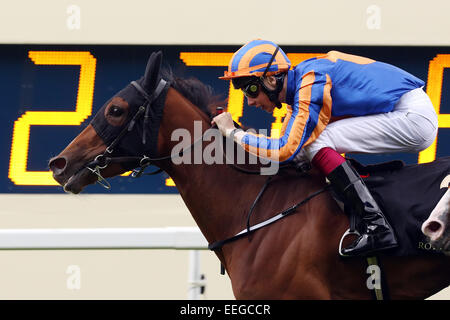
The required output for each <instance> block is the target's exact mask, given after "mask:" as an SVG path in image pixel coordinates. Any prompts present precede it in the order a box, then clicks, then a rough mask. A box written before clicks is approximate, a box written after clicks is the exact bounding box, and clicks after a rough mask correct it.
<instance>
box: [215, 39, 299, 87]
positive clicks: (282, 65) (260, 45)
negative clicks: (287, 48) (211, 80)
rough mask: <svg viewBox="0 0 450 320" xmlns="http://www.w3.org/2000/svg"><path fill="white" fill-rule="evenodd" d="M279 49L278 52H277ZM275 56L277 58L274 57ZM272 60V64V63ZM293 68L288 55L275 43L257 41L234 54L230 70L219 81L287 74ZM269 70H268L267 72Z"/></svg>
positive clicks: (249, 43)
mask: <svg viewBox="0 0 450 320" xmlns="http://www.w3.org/2000/svg"><path fill="white" fill-rule="evenodd" d="M277 48H278V51H277V52H276V50H277ZM275 52H276V54H275V57H273V60H272V56H273V55H274V53H275ZM271 60H272V63H270V62H271ZM268 66H269V68H267V67H268ZM290 67H291V62H290V61H289V59H288V57H287V56H286V54H285V53H284V52H283V50H281V48H279V47H278V46H277V45H276V44H275V43H273V42H272V41H268V40H261V39H256V40H252V41H250V42H247V43H246V44H245V45H243V46H242V47H241V48H240V49H239V50H238V51H236V52H235V53H234V54H233V57H232V58H231V61H230V64H229V65H228V70H227V71H225V74H224V76H223V77H220V78H219V79H223V80H230V79H233V78H238V77H249V76H256V77H261V76H263V75H265V76H266V75H267V76H270V75H274V74H277V73H281V72H286V71H288V70H289V68H290ZM266 69H267V70H266Z"/></svg>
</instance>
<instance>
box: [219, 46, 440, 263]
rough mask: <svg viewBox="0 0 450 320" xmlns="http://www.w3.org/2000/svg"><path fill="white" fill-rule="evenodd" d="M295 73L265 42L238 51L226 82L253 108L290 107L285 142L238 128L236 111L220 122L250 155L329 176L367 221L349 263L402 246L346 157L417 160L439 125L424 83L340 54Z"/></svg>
mask: <svg viewBox="0 0 450 320" xmlns="http://www.w3.org/2000/svg"><path fill="white" fill-rule="evenodd" d="M290 67H291V63H290V61H289V59H288V57H287V56H286V54H285V53H284V52H283V50H281V49H280V48H279V46H277V45H276V44H275V43H273V42H271V41H265V40H260V39H258V40H253V41H250V42H248V43H247V44H245V45H244V46H243V47H241V48H240V49H239V50H238V51H237V52H235V53H234V55H233V57H232V59H231V61H230V63H229V66H228V71H225V75H224V76H223V77H220V79H224V80H231V81H232V83H233V86H234V88H235V89H241V90H242V91H243V92H244V94H245V96H246V97H247V102H248V105H249V106H254V107H258V108H261V109H263V110H264V111H266V112H268V113H272V112H273V110H274V108H275V107H277V108H280V107H281V103H286V104H288V106H287V114H286V117H285V119H284V121H283V125H282V129H281V133H280V138H271V137H266V136H264V135H261V134H254V133H251V132H245V131H242V130H240V129H236V128H235V127H234V123H233V121H232V118H231V114H230V113H228V112H225V113H222V114H220V115H218V116H216V117H215V118H214V119H213V120H212V123H213V124H214V123H215V124H216V125H217V126H218V128H219V130H220V131H221V133H222V134H223V135H224V136H227V137H230V136H231V137H232V138H233V139H234V140H235V141H236V142H237V143H239V144H240V145H241V146H242V147H243V148H244V149H245V150H247V151H248V152H251V153H253V154H255V155H259V156H262V154H264V157H265V158H269V159H271V160H273V161H279V162H281V163H286V162H289V161H293V160H294V161H296V160H298V159H306V160H308V161H310V162H311V163H312V165H313V166H314V167H316V168H318V169H319V170H320V171H321V172H322V173H323V174H324V176H326V177H327V179H328V180H329V181H330V183H331V186H332V188H333V190H334V191H335V193H336V194H337V196H338V197H339V198H341V199H342V200H343V202H344V204H345V206H346V208H349V213H351V214H354V215H355V214H356V215H358V216H359V217H360V218H361V221H362V224H361V225H359V226H358V231H359V233H360V236H359V237H358V238H357V239H356V240H355V241H354V242H352V243H351V244H350V245H349V246H347V247H346V248H344V249H343V250H342V254H343V255H344V256H360V255H368V254H371V253H373V252H376V251H380V250H385V249H389V248H394V247H397V246H398V243H397V240H396V237H395V234H394V232H393V230H392V227H391V226H390V225H389V223H388V221H387V220H386V218H385V216H384V215H383V213H382V211H381V209H380V207H379V206H378V205H377V203H376V201H375V200H374V198H373V197H372V195H371V193H370V191H369V190H368V188H367V187H366V185H365V184H364V182H363V181H362V179H361V178H360V176H359V175H358V174H357V173H356V171H355V170H354V169H353V168H352V166H351V164H350V163H349V162H348V161H346V160H345V158H343V157H342V156H341V155H340V154H341V153H392V152H411V153H415V152H419V151H422V150H424V149H426V148H427V147H428V146H430V145H431V144H432V142H433V141H434V139H435V137H436V134H437V130H438V122H437V115H436V112H435V110H434V108H433V105H432V103H431V101H430V99H429V97H428V96H427V94H426V93H425V92H424V91H423V89H422V88H423V86H424V82H423V81H422V80H420V79H418V78H416V77H415V76H413V75H411V74H409V73H407V72H405V71H404V70H401V69H399V68H397V67H395V66H392V65H389V64H386V63H382V62H378V61H374V60H372V59H368V58H364V57H360V56H355V55H350V54H345V53H341V52H337V51H330V52H328V53H327V54H326V55H323V56H318V57H316V58H312V59H309V60H306V61H303V62H302V63H300V64H298V65H297V66H296V67H294V68H293V69H292V70H290ZM336 119H337V120H336Z"/></svg>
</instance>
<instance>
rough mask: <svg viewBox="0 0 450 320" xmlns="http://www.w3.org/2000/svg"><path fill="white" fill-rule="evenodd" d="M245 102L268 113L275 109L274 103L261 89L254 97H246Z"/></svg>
mask: <svg viewBox="0 0 450 320" xmlns="http://www.w3.org/2000/svg"><path fill="white" fill-rule="evenodd" d="M247 103H248V105H249V106H252V107H257V108H260V109H262V110H264V111H266V112H268V113H272V112H273V110H274V109H275V104H274V103H273V102H272V101H270V100H269V97H268V96H267V95H266V94H265V93H264V92H263V91H262V90H260V91H259V94H258V96H257V97H256V98H251V97H247Z"/></svg>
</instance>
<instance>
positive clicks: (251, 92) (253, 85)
mask: <svg viewBox="0 0 450 320" xmlns="http://www.w3.org/2000/svg"><path fill="white" fill-rule="evenodd" d="M241 90H242V92H244V95H245V96H246V97H247V98H253V99H254V98H256V97H257V96H258V94H259V91H260V90H261V84H260V82H259V79H255V81H251V82H250V83H248V84H246V85H245V86H243V87H242V88H241Z"/></svg>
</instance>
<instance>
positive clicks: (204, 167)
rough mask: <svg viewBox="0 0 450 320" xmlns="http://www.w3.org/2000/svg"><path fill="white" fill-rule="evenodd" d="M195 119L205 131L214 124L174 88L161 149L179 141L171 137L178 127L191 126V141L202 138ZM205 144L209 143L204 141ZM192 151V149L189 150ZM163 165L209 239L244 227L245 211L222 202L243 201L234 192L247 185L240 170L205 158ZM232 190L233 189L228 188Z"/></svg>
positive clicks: (160, 139)
mask: <svg viewBox="0 0 450 320" xmlns="http://www.w3.org/2000/svg"><path fill="white" fill-rule="evenodd" d="M194 121H199V122H200V123H201V127H202V133H203V132H205V131H206V130H207V129H208V128H210V127H211V125H210V120H209V118H208V116H206V115H205V114H204V113H203V112H201V111H200V110H199V109H198V108H197V107H195V106H194V105H192V104H191V103H190V102H189V101H188V100H187V99H186V98H184V97H183V96H182V95H181V94H179V93H178V92H176V91H175V90H174V89H170V90H169V92H168V95H167V99H166V104H165V107H164V116H163V118H162V121H161V126H160V131H159V137H158V146H159V148H158V149H159V153H160V154H161V155H168V154H170V153H171V150H172V148H173V147H174V146H175V145H176V144H177V143H179V142H178V141H171V135H172V132H173V131H174V130H175V129H180V128H183V129H187V130H188V131H189V132H190V133H191V142H193V141H194V140H195V139H198V138H199V137H196V136H194ZM196 125H197V126H198V125H199V123H197V124H196ZM203 145H204V146H205V145H206V143H205V142H203ZM202 150H204V149H203V148H202ZM192 151H193V150H192V149H191V150H190V151H189V152H192ZM161 168H162V169H163V170H165V171H166V172H167V173H168V174H169V175H170V177H171V178H172V179H173V180H174V182H175V184H176V186H177V189H178V191H179V193H180V195H181V197H182V198H183V200H184V202H185V203H186V206H187V207H188V209H189V211H190V212H191V214H192V216H193V218H194V220H195V221H196V222H197V225H198V226H199V228H200V229H201V231H202V232H203V234H204V235H205V237H206V239H207V240H208V241H210V242H212V241H217V240H222V239H223V238H226V237H228V236H230V232H231V230H238V229H239V228H242V212H239V213H238V214H234V212H233V210H232V208H230V207H229V206H223V205H219V204H223V203H228V204H229V203H233V204H237V205H238V204H239V201H242V200H239V199H238V200H237V201H236V199H233V195H236V192H239V190H237V189H241V188H243V187H245V184H246V182H245V180H244V179H243V178H242V177H238V175H239V173H238V172H235V171H234V170H233V169H232V168H230V167H229V166H227V165H218V164H212V165H208V164H205V163H204V162H203V160H202V163H201V164H189V163H188V164H186V163H181V164H176V165H175V164H174V163H173V162H172V161H167V162H165V163H163V164H162V165H161ZM241 175H242V174H241ZM229 190H233V192H227V191H229ZM236 207H238V206H236ZM224 226H226V229H225V228H224ZM238 231H240V230H238Z"/></svg>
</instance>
